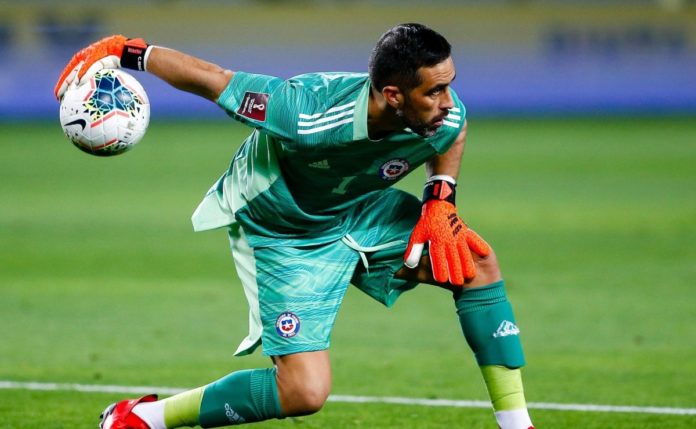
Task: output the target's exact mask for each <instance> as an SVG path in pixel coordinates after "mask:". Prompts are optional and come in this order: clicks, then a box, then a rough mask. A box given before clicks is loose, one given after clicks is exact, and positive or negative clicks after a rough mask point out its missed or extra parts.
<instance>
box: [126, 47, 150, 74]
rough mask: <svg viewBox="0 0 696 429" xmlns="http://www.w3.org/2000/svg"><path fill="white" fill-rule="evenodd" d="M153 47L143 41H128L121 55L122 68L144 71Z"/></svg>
mask: <svg viewBox="0 0 696 429" xmlns="http://www.w3.org/2000/svg"><path fill="white" fill-rule="evenodd" d="M151 48H152V47H151V46H150V45H148V44H147V43H145V40H143V39H128V41H126V44H125V45H124V46H123V52H122V53H121V67H123V68H126V69H131V70H139V71H144V70H145V69H146V62H147V61H146V59H147V56H148V54H149V51H150V49H151Z"/></svg>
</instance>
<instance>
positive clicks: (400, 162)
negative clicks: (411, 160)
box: [379, 159, 409, 181]
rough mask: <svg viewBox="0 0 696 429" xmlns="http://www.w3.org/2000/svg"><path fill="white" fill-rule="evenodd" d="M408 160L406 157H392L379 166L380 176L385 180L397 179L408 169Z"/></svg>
mask: <svg viewBox="0 0 696 429" xmlns="http://www.w3.org/2000/svg"><path fill="white" fill-rule="evenodd" d="M408 168H409V165H408V161H406V160H405V159H392V160H389V161H387V162H385V163H384V164H382V166H381V167H379V177H381V178H382V179H384V180H389V181H391V180H396V179H398V178H399V177H401V176H402V175H404V174H405V173H406V172H407V171H408Z"/></svg>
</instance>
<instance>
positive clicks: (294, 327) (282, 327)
mask: <svg viewBox="0 0 696 429" xmlns="http://www.w3.org/2000/svg"><path fill="white" fill-rule="evenodd" d="M276 332H277V333H278V335H280V336H281V337H283V338H292V337H294V336H295V335H297V333H298V332H300V318H299V317H297V316H296V315H295V313H291V312H289V311H286V312H284V313H281V314H280V316H278V318H277V319H276Z"/></svg>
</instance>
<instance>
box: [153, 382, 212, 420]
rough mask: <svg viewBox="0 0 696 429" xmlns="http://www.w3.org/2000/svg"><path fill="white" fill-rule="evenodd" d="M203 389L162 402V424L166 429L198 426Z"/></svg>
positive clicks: (184, 393) (183, 393) (190, 391)
mask: <svg viewBox="0 0 696 429" xmlns="http://www.w3.org/2000/svg"><path fill="white" fill-rule="evenodd" d="M203 389H204V388H203V387H199V388H197V389H193V390H189V391H187V392H182V393H179V394H177V395H174V396H170V397H169V398H165V399H163V400H162V402H164V424H165V426H166V427H167V428H178V427H182V426H196V425H198V414H199V412H200V409H201V399H202V398H203Z"/></svg>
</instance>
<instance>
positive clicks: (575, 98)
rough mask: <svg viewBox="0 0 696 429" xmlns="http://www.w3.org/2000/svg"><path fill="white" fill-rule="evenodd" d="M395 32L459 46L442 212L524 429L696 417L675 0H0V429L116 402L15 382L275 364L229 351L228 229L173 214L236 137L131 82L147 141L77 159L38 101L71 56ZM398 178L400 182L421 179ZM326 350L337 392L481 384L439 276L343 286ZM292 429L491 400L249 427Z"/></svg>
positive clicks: (53, 422) (317, 50)
mask: <svg viewBox="0 0 696 429" xmlns="http://www.w3.org/2000/svg"><path fill="white" fill-rule="evenodd" d="M409 21H417V22H423V23H425V24H428V25H430V26H432V27H433V28H435V29H437V30H439V31H440V32H442V33H443V34H444V35H445V36H447V37H448V39H449V40H450V41H451V42H452V45H453V49H454V60H455V63H456V65H457V79H456V81H455V82H454V87H455V89H456V91H457V92H458V94H459V95H460V97H461V98H462V100H463V101H464V102H465V104H466V105H467V108H468V118H469V120H470V122H471V125H470V138H469V142H468V148H467V155H466V156H465V160H464V165H463V169H462V173H461V176H460V177H461V181H460V183H462V186H461V188H460V189H461V190H460V197H459V198H460V208H461V211H462V212H463V214H464V217H465V219H467V221H469V222H470V223H471V224H472V225H474V226H475V227H476V229H477V230H478V231H479V232H480V233H481V234H482V235H483V236H484V237H486V238H487V239H488V240H489V241H490V242H491V243H493V244H494V246H495V247H496V251H497V253H498V256H499V258H500V259H501V261H502V263H503V269H504V272H505V276H506V280H507V282H508V291H509V294H510V295H511V297H512V300H513V303H514V305H515V307H516V312H517V317H518V321H519V322H520V324H521V326H522V330H523V340H524V343H525V349H526V354H527V357H528V360H529V363H530V365H528V367H527V368H526V369H525V377H526V389H527V396H528V399H529V400H530V401H532V402H533V403H534V404H533V405H534V406H533V407H532V409H531V413H532V416H533V417H534V419H535V420H536V424H537V427H538V428H544V427H546V428H578V427H582V428H597V429H606V428H611V429H635V428H655V429H657V428H665V427H669V428H671V429H675V428H684V429H686V428H694V427H696V399H695V398H696V394H695V392H696V299H695V298H694V296H695V295H694V291H693V288H694V286H695V285H696V263H694V261H696V246H695V245H694V243H696V2H694V1H688V0H659V1H658V0H655V1H650V0H635V1H630V0H607V1H599V0H597V1H591V0H586V1H580V0H555V1H554V0H508V1H503V0H490V1H484V0H481V1H473V0H470V1H455V0H431V1H428V2H423V1H415V0H401V1H397V0H394V1H386V0H385V1H357V0H356V1H348V0H345V1H339V0H334V1H328V0H327V1H319V0H315V1H312V0H299V1H282V0H266V1H232V0H230V1H223V0H217V1H215V0H197V1H193V0H191V1H184V0H178V1H176V0H159V1H133V0H121V1H119V2H106V1H100V0H92V1H87V0H64V1H53V0H21V1H9V0H0V149H1V150H2V151H0V197H2V201H1V202H0V427H2V428H22V429H29V428H37V429H39V428H41V429H44V428H47V427H49V428H78V427H93V426H94V425H95V424H96V415H97V414H98V412H99V411H100V410H101V409H102V407H103V406H104V405H105V404H107V403H109V401H112V400H116V399H119V398H122V397H123V396H124V395H125V396H128V394H127V393H126V392H121V391H118V392H114V393H84V392H77V391H75V389H74V388H70V386H65V385H63V386H62V387H59V388H58V390H57V391H50V390H49V391H46V389H48V388H49V387H50V386H48V387H47V386H43V387H41V386H39V387H40V388H41V390H31V389H30V387H31V385H29V384H26V383H30V382H41V383H52V382H56V383H81V384H85V385H97V386H101V385H120V386H140V385H143V386H171V387H191V386H196V385H199V384H201V383H205V382H207V381H210V380H214V379H216V378H218V377H220V376H222V375H224V374H226V373H227V372H230V371H232V370H236V369H241V368H249V367H256V366H265V365H268V360H267V359H265V358H263V357H261V356H259V355H258V354H257V355H254V356H250V357H245V358H243V359H234V358H232V357H231V354H232V351H233V350H234V348H235V347H236V341H237V340H238V339H239V338H241V337H242V336H243V335H244V333H245V329H246V304H245V302H244V296H243V293H242V291H241V288H240V287H239V285H238V284H237V280H236V276H235V275H234V274H233V270H232V263H231V260H230V258H229V256H228V253H227V243H226V238H225V234H224V233H222V232H219V231H218V232H213V233H205V234H194V233H193V232H191V226H190V223H189V216H190V214H191V213H192V211H193V209H194V208H195V206H196V204H197V203H198V201H199V199H200V198H201V197H202V195H203V194H204V193H205V191H206V190H207V188H208V187H209V186H210V184H211V183H212V182H213V180H214V179H215V178H216V177H217V175H218V174H219V173H220V172H222V171H223V170H224V169H225V168H226V165H227V163H228V161H229V158H230V156H231V154H232V153H233V152H234V150H235V147H236V145H237V144H238V143H239V142H240V141H241V140H242V139H243V137H244V136H245V134H246V133H248V130H246V129H245V128H243V127H241V126H236V125H234V124H233V123H232V122H231V121H229V120H226V119H227V118H226V116H225V115H224V113H223V112H222V111H220V110H219V109H218V108H216V107H215V106H214V105H212V103H209V102H206V101H203V100H199V99H198V98H196V97H194V96H191V95H188V94H184V93H180V92H177V91H175V90H173V89H171V88H169V87H167V86H166V85H164V84H162V83H160V82H158V81H157V80H155V79H153V78H151V77H150V76H148V75H146V74H142V73H140V74H136V77H137V78H138V79H139V80H140V81H141V82H142V83H143V85H144V86H145V88H146V89H147V91H148V94H149V96H150V100H151V103H152V122H151V127H150V130H149V131H148V134H147V135H146V137H145V139H144V140H143V142H141V143H140V144H139V145H138V147H136V148H135V149H134V150H133V151H132V152H130V153H128V154H125V155H123V156H119V157H116V158H111V159H97V158H94V157H90V156H88V155H85V154H83V153H81V152H80V151H78V150H77V149H75V148H74V147H72V145H71V144H70V143H69V142H68V141H67V140H66V139H65V138H64V136H63V135H62V132H61V130H60V126H59V124H58V104H57V103H56V101H55V100H54V98H53V95H52V90H53V85H54V83H55V79H56V78H57V76H58V74H59V73H60V70H61V69H62V67H63V65H64V64H65V63H66V62H67V60H68V59H69V57H70V56H71V55H72V54H73V53H74V52H75V51H76V50H77V49H79V48H81V47H83V46H85V45H86V44H88V43H90V42H91V41H93V40H95V39H98V38H100V37H103V36H105V35H109V34H113V33H122V34H125V35H128V36H131V37H144V38H145V39H147V40H148V41H150V42H151V43H154V44H160V45H163V46H171V47H174V48H177V49H181V50H184V51H186V52H189V53H192V54H194V55H197V56H200V57H202V58H204V59H208V60H211V61H214V62H216V63H219V64H221V65H223V66H226V67H229V68H231V69H236V70H244V71H252V72H259V73H268V74H273V75H278V76H281V77H290V76H292V75H295V74H299V73H303V72H310V71H339V70H342V71H364V70H365V69H366V66H367V58H368V55H369V52H370V50H371V48H372V46H373V44H374V42H375V41H376V39H377V38H378V37H379V36H380V35H381V34H382V32H384V31H385V30H386V29H387V28H389V27H391V26H392V25H394V24H397V23H400V22H409ZM400 186H401V187H403V188H404V189H407V190H409V191H411V192H413V193H416V194H418V193H419V192H420V189H421V186H422V174H421V173H418V172H416V173H414V174H411V175H410V176H409V177H407V178H406V179H405V180H404V181H403V182H401V183H400ZM114 333H117V334H116V335H115V334H114ZM124 333H127V335H126V334H124ZM125 336H127V338H128V339H127V340H124V337H125ZM332 341H333V347H332V351H331V354H332V360H333V364H334V391H335V393H336V394H342V395H370V396H373V397H384V396H392V397H393V396H398V397H408V398H427V399H443V398H444V399H462V400H485V398H486V393H485V390H484V387H483V385H482V382H481V381H480V376H479V374H478V371H477V369H476V367H475V365H474V363H473V359H469V356H468V353H469V352H468V350H467V348H466V346H465V345H464V344H463V341H462V339H461V334H460V333H459V332H458V328H457V326H456V324H455V320H454V313H453V310H452V306H451V303H450V302H449V299H447V297H445V296H444V295H443V294H442V293H441V292H440V291H436V290H433V289H431V288H418V290H416V291H414V292H413V293H411V294H409V295H407V296H405V297H404V298H402V299H401V300H400V302H399V303H398V304H397V306H396V307H395V308H394V309H391V310H389V311H386V310H383V309H382V308H381V307H380V306H379V305H377V304H375V303H373V302H371V301H369V300H368V299H367V298H366V297H364V296H362V295H360V294H359V293H358V292H356V291H353V290H350V291H349V292H348V297H347V299H346V301H345V302H344V305H343V308H342V310H341V313H340V314H339V319H338V322H337V324H336V327H335V330H334V335H333V338H332ZM13 383H15V384H13ZM16 383H25V384H21V385H17V384H16ZM122 390H123V388H122ZM544 404H547V405H544ZM548 404H551V405H553V404H584V405H583V406H584V408H579V409H577V410H576V411H561V410H559V409H558V407H556V408H555V409H554V408H553V407H552V409H550V410H549V409H547V408H548ZM588 404H590V405H591V404H599V405H606V406H625V405H626V406H636V407H639V409H623V412H621V413H609V412H594V411H592V408H591V407H589V408H588V407H587V405H588ZM650 407H659V408H657V409H653V408H650ZM578 410H584V411H578ZM603 410H604V411H608V410H607V409H603ZM613 411H618V410H616V409H614V410H613ZM296 424H302V425H303V427H305V428H314V427H317V428H318V427H330V428H354V427H360V426H365V427H376V428H407V427H418V428H451V427H467V428H493V427H494V424H493V421H492V419H491V416H490V411H489V410H487V409H479V408H474V409H466V410H462V409H460V408H456V407H423V406H414V405H405V404H402V405H395V404H378V403H370V404H349V403H345V402H341V401H335V402H330V403H329V404H327V406H326V408H325V410H323V411H322V412H321V413H320V414H318V415H316V416H311V417H307V418H304V419H296V420H290V419H288V420H285V421H282V422H270V423H265V424H261V425H259V426H258V427H290V426H295V425H296Z"/></svg>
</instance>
